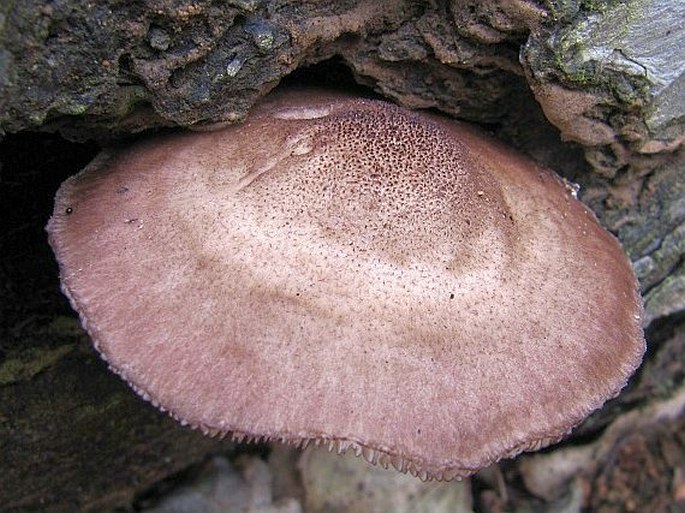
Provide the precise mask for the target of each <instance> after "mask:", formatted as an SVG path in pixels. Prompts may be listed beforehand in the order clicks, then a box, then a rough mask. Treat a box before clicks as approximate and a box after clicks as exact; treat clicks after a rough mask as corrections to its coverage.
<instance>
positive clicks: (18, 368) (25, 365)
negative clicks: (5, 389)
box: [0, 344, 75, 385]
mask: <svg viewBox="0 0 685 513" xmlns="http://www.w3.org/2000/svg"><path fill="white" fill-rule="evenodd" d="M74 347H75V344H64V345H61V346H58V347H55V348H36V347H34V348H30V349H29V350H27V351H23V352H21V353H19V354H17V353H15V354H12V353H10V355H9V357H8V358H6V359H5V360H4V361H3V362H2V363H1V364H0V385H9V384H11V383H16V382H19V381H28V380H30V379H31V378H32V377H33V376H35V375H36V374H38V373H39V372H41V371H43V370H45V369H47V368H48V367H51V366H53V365H54V364H55V363H57V362H58V361H60V360H61V359H62V358H63V357H64V356H65V355H67V354H68V353H70V352H71V351H72V350H73V349H74Z"/></svg>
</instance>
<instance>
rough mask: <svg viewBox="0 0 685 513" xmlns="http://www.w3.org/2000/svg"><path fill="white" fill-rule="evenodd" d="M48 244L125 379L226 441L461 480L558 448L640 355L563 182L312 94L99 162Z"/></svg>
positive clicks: (451, 134)
mask: <svg viewBox="0 0 685 513" xmlns="http://www.w3.org/2000/svg"><path fill="white" fill-rule="evenodd" d="M47 231H48V233H49V240H50V244H51V245H52V248H53V249H54V252H55V254H56V257H57V260H58V261H59V264H60V272H61V281H62V288H63V291H64V293H65V294H66V295H67V296H68V298H69V299H70V300H71V304H72V305H73V307H74V309H75V310H76V311H77V312H78V313H79V314H80V317H81V321H82V324H83V326H84V327H85V329H86V330H87V331H88V333H89V334H90V337H91V338H92V340H93V343H94V345H95V347H96V348H97V350H98V351H99V352H100V353H101V355H102V356H103V358H105V359H106V360H107V362H108V363H109V365H110V367H111V368H112V369H113V370H114V371H115V372H116V373H118V374H119V375H120V376H121V377H122V378H123V379H125V380H126V381H127V382H128V383H129V384H130V385H131V386H132V387H133V388H134V389H135V390H136V391H137V392H138V393H139V394H140V395H142V396H143V397H144V398H145V399H148V400H149V401H151V402H152V403H153V404H155V405H156V406H158V407H160V408H162V409H164V410H167V411H169V412H170V413H171V414H172V415H173V416H174V417H176V418H177V419H180V420H182V421H183V422H184V423H188V424H190V425H191V426H194V427H197V428H200V429H201V430H202V431H204V432H205V433H208V434H220V435H226V434H230V435H231V436H233V437H234V438H235V439H237V440H243V439H250V440H254V439H260V440H277V441H281V442H285V443H291V444H297V445H305V444H306V443H308V442H310V441H316V442H317V443H324V444H328V445H329V446H330V447H332V448H334V449H336V450H338V451H341V452H342V451H345V450H348V449H351V450H353V451H354V452H355V453H357V454H360V453H361V454H363V455H364V457H365V458H366V459H367V460H369V461H371V462H380V463H381V464H382V465H384V466H388V465H393V466H394V467H396V468H397V469H398V470H400V471H405V472H406V471H408V472H411V473H412V474H414V475H418V476H420V477H421V478H423V479H430V478H434V479H452V478H454V477H461V476H467V475H469V474H471V473H473V472H475V471H477V470H478V469H480V468H482V467H484V466H486V465H488V464H490V463H492V462H494V461H496V460H498V459H500V458H504V457H511V456H514V455H516V454H518V453H520V452H521V451H526V450H534V449H537V448H540V447H543V446H546V445H548V444H550V443H553V442H555V441H558V440H559V439H561V438H562V437H563V436H564V435H566V434H567V433H568V432H569V431H570V430H571V428H573V427H574V426H575V425H577V424H578V423H579V422H580V421H581V420H582V419H583V418H584V417H586V416H587V415H588V414H589V413H590V412H592V411H593V410H595V409H596V408H598V407H600V406H601V405H602V404H603V403H604V402H605V401H606V400H607V399H609V398H611V397H613V396H615V395H616V394H617V393H618V392H619V390H620V389H621V388H622V387H623V386H624V385H625V384H626V381H627V379H628V377H629V376H630V375H631V373H632V372H633V371H634V370H635V368H636V367H637V366H638V365H639V362H640V360H641V358H642V355H643V352H644V349H645V347H644V338H643V334H642V330H641V323H640V318H641V313H642V307H641V301H640V296H639V292H638V286H637V282H636V279H635V276H634V274H633V272H632V270H631V266H630V264H629V262H628V260H627V258H626V257H625V255H624V253H623V252H622V250H621V247H620V245H619V243H618V242H617V240H616V239H615V238H614V237H613V236H612V235H610V234H609V233H607V232H606V231H605V230H604V229H603V228H602V227H601V226H600V225H599V224H598V222H597V220H596V219H595V217H594V215H593V214H592V213H591V212H590V211H589V210H588V209H587V208H586V207H584V206H583V205H582V204H581V203H580V202H579V201H578V200H577V199H576V198H575V197H574V195H573V193H572V192H571V191H570V188H569V187H567V186H566V185H565V183H564V182H563V181H562V180H561V179H560V178H558V177H557V176H556V175H554V174H553V173H551V172H550V171H548V170H546V169H543V168H541V167H539V166H537V165H536V164H534V163H533V162H531V161H529V160H527V159H526V158H524V157H522V156H520V155H518V154H516V153H515V152H514V151H512V150H510V149H507V148H505V147H504V146H502V145H501V144H499V143H497V142H495V141H493V140H491V139H489V138H488V137H487V136H485V135H483V134H482V133H480V132H478V131H476V130H475V129H473V128H471V127H468V126H466V125H464V124H460V123H457V122H455V121H452V120H448V119H445V118H443V117H439V116H437V115H431V114H426V113H416V112H411V111H408V110H405V109H402V108H400V107H397V106H395V105H392V104H390V103H386V102H382V101H375V100H368V99H357V98H352V97H349V96H345V95H340V94H334V93H327V92H322V91H311V90H307V91H304V90H295V91H293V90H291V91H287V92H283V93H280V94H275V95H273V96H272V97H270V98H269V99H267V100H265V101H263V102H262V103H261V104H260V105H258V106H257V107H255V108H254V110H253V111H252V112H251V114H250V116H249V119H248V120H247V121H246V122H245V123H243V124H241V125H235V126H231V127H228V128H225V129H222V130H218V131H214V132H210V133H182V134H175V135H163V136H159V137H156V138H152V139H149V140H146V141H143V142H140V143H137V144H135V145H133V146H131V147H128V148H123V149H115V150H107V151H104V152H103V153H102V154H101V155H99V156H98V157H97V158H96V159H95V160H94V161H93V162H92V163H91V164H90V165H89V166H88V167H87V168H86V169H85V170H83V171H82V172H81V173H80V174H78V175H76V176H74V177H71V178H70V179H68V180H67V181H66V182H65V183H64V184H63V185H62V187H61V188H60V190H59V192H58V193H57V197H56V205H55V210H54V214H53V216H52V218H51V219H50V221H49V223H48V226H47Z"/></svg>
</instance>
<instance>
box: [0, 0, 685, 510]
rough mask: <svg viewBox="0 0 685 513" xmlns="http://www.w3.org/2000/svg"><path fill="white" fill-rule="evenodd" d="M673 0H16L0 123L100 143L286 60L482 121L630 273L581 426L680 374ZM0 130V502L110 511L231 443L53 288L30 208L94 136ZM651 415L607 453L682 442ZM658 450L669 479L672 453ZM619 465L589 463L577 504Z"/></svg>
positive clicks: (209, 112)
mask: <svg viewBox="0 0 685 513" xmlns="http://www.w3.org/2000/svg"><path fill="white" fill-rule="evenodd" d="M683 17H685V4H683V3H682V2H679V1H676V0H674V1H672V2H665V3H664V2H656V1H647V2H636V1H635V2H627V3H626V2H613V1H600V2H554V1H553V2H544V3H543V2H534V1H526V0H510V1H494V0H493V1H486V2H476V1H467V0H455V1H453V2H442V3H431V2H426V3H421V2H410V1H404V2H403V1H399V0H384V1H382V2H361V1H356V2H355V1H349V2H297V3H289V2H285V1H277V2H262V1H260V0H232V1H229V2H225V1H210V0H198V1H194V2H188V1H172V2H162V1H156V0H150V1H147V2H137V3H131V2H119V1H114V0H110V1H108V2H91V3H82V2H72V1H69V0H63V1H57V2H51V3H45V2H41V1H38V0H36V1H27V2H8V3H5V4H3V5H2V6H0V130H2V131H4V132H6V133H9V134H11V133H14V132H23V131H27V130H41V131H55V130H59V131H60V132H61V133H62V134H63V135H64V136H66V137H68V138H71V139H72V140H79V141H83V140H86V139H95V140H96V141H98V142H100V143H105V142H107V141H109V140H111V139H114V138H117V139H120V138H125V137H130V136H132V134H136V133H138V132H141V131H144V130H147V129H155V128H162V127H186V128H191V129H208V128H211V126H212V125H216V124H219V125H220V124H224V123H230V122H236V121H238V120H240V119H242V118H243V117H244V116H245V115H247V113H248V111H249V108H250V106H251V105H252V104H253V103H254V102H255V101H256V100H257V99H258V98H259V97H260V96H262V95H264V94H267V93H268V91H269V90H271V89H272V88H273V87H275V86H276V85H277V84H278V82H279V81H281V80H286V81H287V80H297V81H305V82H317V83H324V84H329V85H330V84H332V83H335V84H337V85H338V86H340V85H341V84H342V86H344V87H352V86H353V84H361V85H363V86H366V87H369V88H372V89H374V90H375V91H376V92H377V93H379V94H381V95H383V96H385V97H387V98H390V99H392V100H395V101H397V102H399V103H401V104H403V105H406V106H408V107H412V108H436V109H439V110H441V111H443V112H445V113H447V114H450V115H453V116H456V117H460V118H463V119H466V120H469V121H472V122H476V123H479V124H481V125H483V126H484V127H486V128H487V129H489V130H490V131H492V132H494V133H495V134H496V135H497V136H499V137H500V138H502V139H504V140H507V141H508V142H510V143H512V144H514V145H515V146H517V147H518V148H520V149H521V150H522V151H524V152H526V153H528V154H530V155H531V156H533V158H535V159H537V160H539V161H541V162H543V163H546V164H548V165H550V166H551V167H553V168H555V169H556V170H557V171H558V172H559V173H561V174H563V175H564V176H565V177H567V178H569V179H571V180H573V181H575V182H577V183H579V184H580V185H581V198H582V199H583V200H584V201H585V202H586V203H587V204H589V205H590V206H591V207H592V208H593V210H594V211H595V212H596V213H597V215H598V216H599V217H600V219H601V221H602V222H603V223H604V225H605V226H607V228H609V229H610V230H612V231H614V232H615V233H616V234H617V235H618V236H619V238H620V239H621V241H622V243H623V244H624V247H625V249H626V251H627V252H628V254H629V255H630V257H631V259H632V261H633V263H634V265H635V269H636V272H637V274H638V276H639V279H640V282H641V284H642V286H643V291H644V293H645V303H646V325H649V329H648V340H649V342H650V352H649V355H648V360H647V363H646V364H645V366H644V367H643V368H642V370H641V371H640V373H639V374H638V376H637V377H636V378H635V380H634V382H633V385H631V387H630V388H629V389H628V390H626V391H625V393H623V394H622V395H621V396H620V397H619V399H618V400H616V401H614V402H612V403H611V404H609V405H608V406H607V407H606V408H604V409H603V410H602V411H601V412H599V413H598V414H596V415H594V416H593V417H592V418H591V419H589V421H588V422H586V424H584V425H583V426H582V427H581V428H580V429H579V430H578V435H579V437H580V440H581V441H582V440H584V439H585V438H587V437H596V436H598V433H601V432H602V430H603V429H604V428H605V427H606V426H608V425H609V424H611V423H612V421H613V420H614V419H615V418H616V417H617V416H622V415H624V414H625V412H628V411H630V410H635V409H640V408H643V407H645V405H647V404H650V403H652V402H654V401H657V400H659V401H662V400H667V399H668V398H669V397H672V396H674V395H675V394H676V392H677V391H678V390H679V389H680V388H682V386H683V376H684V375H685V370H684V368H685V366H683V365H682V364H681V363H680V362H679V358H678V356H677V355H678V354H680V353H679V351H680V348H681V346H682V343H683V342H682V341H683V337H682V333H683V332H684V331H683V324H682V318H683V312H685V261H684V259H683V254H685V157H684V156H683V150H682V143H683V134H684V133H685V130H684V129H683V124H684V116H683V113H684V111H685V107H684V105H685V91H684V89H685V78H684V76H685V74H684V72H683V67H682V63H683V62H685V32H684V31H683V29H682V28H681V25H682V23H681V20H682V19H683ZM316 63H322V64H319V65H318V66H315V67H310V68H307V66H310V65H313V64H316ZM1 147H2V157H1V158H2V166H3V168H2V182H0V196H1V199H2V201H1V202H0V209H2V216H1V217H0V224H1V230H0V234H1V235H0V287H1V289H0V297H1V298H2V300H1V301H0V309H1V311H2V323H1V325H0V328H1V329H0V334H1V337H2V338H0V450H2V454H3V459H2V461H3V463H2V464H0V467H1V470H2V472H0V511H3V512H4V511H55V512H57V511H74V510H77V509H79V510H84V511H89V510H93V511H95V510H98V511H105V510H107V509H109V508H111V507H113V506H115V505H116V504H119V503H122V502H126V501H130V499H131V498H132V497H133V496H134V495H135V494H136V493H140V492H141V491H142V490H144V489H145V488H146V486H148V484H149V483H152V482H153V481H155V480H158V479H160V478H162V477H164V476H166V475H169V474H170V473H173V472H175V471H176V470H177V469H180V468H182V467H184V466H185V465H187V464H188V463H189V462H192V461H197V460H198V459H201V458H202V456H203V455H204V454H207V453H208V452H210V451H216V450H226V449H227V448H228V447H227V445H225V444H223V445H222V444H220V443H218V442H215V441H212V440H208V439H205V438H203V437H200V436H198V435H197V434H195V433H192V432H188V431H187V430H185V429H183V428H181V427H179V426H178V425H177V424H175V423H174V422H172V421H171V420H169V419H167V418H166V417H165V416H164V415H162V414H159V413H157V412H156V411H154V410H153V409H152V408H151V407H150V406H149V405H147V404H145V403H144V402H142V401H140V400H138V399H137V398H136V397H135V396H134V395H133V394H132V393H130V392H129V391H128V389H126V388H125V387H123V385H122V384H121V383H120V382H119V381H118V380H117V378H116V377H114V376H113V375H111V374H110V373H109V372H108V371H107V370H106V368H105V366H104V365H103V364H102V363H101V362H99V360H98V359H97V357H96V356H95V355H94V353H93V352H92V351H91V350H90V349H89V347H88V343H87V340H86V339H85V337H84V335H83V334H82V332H81V331H80V330H79V329H78V328H77V327H76V326H75V324H74V323H75V321H74V319H73V316H72V314H71V313H70V312H69V309H68V307H67V305H66V302H65V301H64V300H63V299H62V298H61V297H60V295H59V293H58V283H57V270H56V266H55V265H54V263H53V262H52V259H51V255H50V252H49V249H48V248H47V245H46V243H45V238H44V235H43V233H42V226H43V225H44V223H45V221H46V220H47V217H48V215H49V212H50V210H51V199H52V195H53V194H54V191H55V190H56V188H57V185H58V183H59V181H60V180H61V179H63V178H65V177H66V176H68V175H69V174H72V173H74V172H76V171H77V170H78V169H79V168H80V167H81V166H82V165H84V164H85V162H87V160H88V159H89V158H91V157H92V156H93V155H94V154H95V152H96V150H97V147H96V145H93V144H80V145H73V144H71V143H68V142H67V141H65V140H63V139H61V138H59V137H56V136H49V135H37V134H21V133H20V134H16V135H7V136H6V137H5V140H4V141H3V142H2V146H1ZM579 322H582V320H579ZM655 425H657V426H658V427H654V428H650V429H649V430H647V431H646V434H645V438H644V439H643V440H637V439H636V440H634V441H632V442H629V443H623V445H621V447H620V448H618V449H616V450H617V451H618V454H627V453H626V452H625V451H629V452H630V451H633V452H635V451H637V453H639V454H643V455H644V454H646V452H645V451H647V452H649V450H650V448H654V447H656V449H654V451H656V452H655V453H654V454H656V453H659V454H661V453H664V452H665V450H663V449H661V448H659V447H658V444H657V443H656V442H655V441H654V440H656V438H655V437H657V435H655V434H654V433H661V431H660V430H662V429H666V430H667V431H669V433H671V434H672V437H674V440H676V442H673V443H676V444H679V443H681V442H679V441H677V440H678V439H677V436H680V435H677V433H680V432H681V431H682V429H681V426H682V421H679V420H677V419H675V420H673V421H671V423H670V424H665V425H664V426H665V427H664V426H662V425H661V424H655ZM676 435H677V436H676ZM659 436H661V435H659ZM650 437H651V438H650ZM662 438H663V437H662ZM645 440H646V442H645ZM664 443H665V442H664ZM662 445H663V444H662ZM553 452H554V451H553ZM657 456H658V454H657ZM618 460H619V461H623V460H621V459H620V458H619V459H618ZM646 460H647V457H646V456H645V461H646ZM659 461H662V460H659ZM614 463H615V462H614ZM655 465H656V467H655V468H659V469H661V470H659V471H658V472H657V474H658V476H660V477H659V479H666V477H665V476H666V474H668V472H674V470H673V469H674V468H676V467H678V466H680V467H682V462H680V461H672V462H667V463H664V464H662V463H659V464H655ZM669 465H670V466H669ZM680 467H678V468H680ZM511 469H513V470H511ZM509 470H510V472H511V473H512V476H515V475H517V472H518V470H517V467H515V466H512V467H509ZM617 476H618V477H617ZM619 477H620V475H619V474H618V473H611V472H608V473H605V474H603V475H602V476H601V479H600V478H596V476H595V475H594V474H592V473H591V472H588V473H587V475H586V477H585V479H588V480H590V482H591V483H594V484H592V487H593V488H592V489H593V490H594V492H593V493H594V495H592V494H591V495H588V497H589V498H588V499H587V504H593V506H595V507H599V506H598V505H600V502H598V501H600V499H601V497H602V495H601V493H602V490H604V489H606V487H607V486H609V484H612V483H613V484H612V486H614V488H615V483H616V482H618V481H617V479H619ZM514 479H515V477H512V480H514ZM603 487H604V488H603ZM629 488H630V487H624V490H629ZM656 488H658V487H656V486H655V489H656ZM474 493H475V492H474ZM560 493H561V495H562V496H563V495H564V493H566V492H563V491H562V492H560ZM568 493H569V494H571V495H572V492H568ZM625 493H627V492H625ZM605 495H606V494H605ZM597 497H599V498H597ZM536 500H537V499H536ZM540 500H542V499H540ZM607 500H609V499H607ZM612 500H613V499H612ZM655 500H656V499H655ZM550 501H551V502H550ZM550 501H548V502H544V500H543V503H544V504H547V503H549V504H556V503H555V502H554V501H553V500H551V499H550ZM593 501H594V502H593ZM485 502H487V501H485ZM485 502H484V504H485ZM645 503H646V502H645ZM654 503H656V502H654ZM650 504H651V503H650ZM483 507H485V506H483ZM493 507H494V506H493ZM550 507H551V506H550ZM606 510H607V511H610V509H609V508H608V506H607V509H606ZM663 511H667V509H663Z"/></svg>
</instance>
